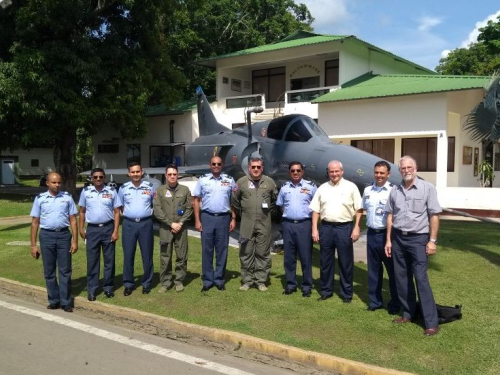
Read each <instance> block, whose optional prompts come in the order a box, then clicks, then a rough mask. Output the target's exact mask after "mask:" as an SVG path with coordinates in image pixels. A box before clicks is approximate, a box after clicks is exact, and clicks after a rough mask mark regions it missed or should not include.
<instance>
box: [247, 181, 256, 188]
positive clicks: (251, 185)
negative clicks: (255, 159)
mask: <svg viewBox="0 0 500 375" xmlns="http://www.w3.org/2000/svg"><path fill="white" fill-rule="evenodd" d="M248 188H249V189H255V185H254V184H253V182H252V181H248Z"/></svg>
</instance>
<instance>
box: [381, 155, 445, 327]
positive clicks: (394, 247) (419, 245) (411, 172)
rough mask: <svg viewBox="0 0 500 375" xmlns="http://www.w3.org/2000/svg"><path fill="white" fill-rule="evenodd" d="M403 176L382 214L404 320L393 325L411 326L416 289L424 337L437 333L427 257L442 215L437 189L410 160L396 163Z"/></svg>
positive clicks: (432, 250) (386, 249)
mask: <svg viewBox="0 0 500 375" xmlns="http://www.w3.org/2000/svg"><path fill="white" fill-rule="evenodd" d="M399 171H400V172H401V176H403V181H402V184H401V185H398V186H396V187H395V188H393V189H392V191H391V194H390V195H389V199H388V201H387V205H386V208H385V210H386V211H387V212H388V216H387V240H386V244H385V252H386V255H387V256H388V257H390V256H393V261H394V274H395V276H396V287H397V291H398V295H399V300H400V303H401V306H402V307H403V316H402V317H401V318H398V319H395V320H393V322H394V323H396V324H403V323H409V322H411V320H412V318H413V317H414V316H415V312H416V308H417V307H416V299H417V296H416V293H415V286H414V284H413V277H415V282H416V284H417V288H418V294H419V300H420V306H421V309H422V315H423V318H424V323H425V330H424V334H425V335H427V336H433V335H435V334H437V333H438V332H439V325H438V316H437V310H436V303H435V302H434V297H433V295H432V290H431V286H430V284H429V278H428V277H427V263H428V256H430V255H433V254H434V253H435V252H436V242H437V235H438V230H439V216H438V214H439V213H440V212H441V211H442V210H441V206H440V205H439V202H438V200H437V191H436V188H435V187H434V186H433V185H432V184H430V183H428V182H426V181H423V180H420V179H419V178H418V177H417V163H416V162H415V160H414V159H413V158H412V157H410V156H403V157H402V158H401V160H400V161H399Z"/></svg>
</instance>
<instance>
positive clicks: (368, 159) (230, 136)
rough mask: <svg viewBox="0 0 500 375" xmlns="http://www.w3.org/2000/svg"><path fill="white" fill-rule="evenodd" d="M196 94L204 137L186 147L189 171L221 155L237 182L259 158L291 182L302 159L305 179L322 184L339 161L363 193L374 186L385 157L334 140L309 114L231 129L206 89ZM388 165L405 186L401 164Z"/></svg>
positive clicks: (393, 177)
mask: <svg viewBox="0 0 500 375" xmlns="http://www.w3.org/2000/svg"><path fill="white" fill-rule="evenodd" d="M197 95H198V125H199V129H200V137H199V138H197V139H196V140H195V141H194V142H193V143H192V144H191V145H189V146H187V149H186V164H187V167H185V170H184V172H188V171H189V170H190V169H199V168H200V167H201V166H202V165H200V164H202V163H205V164H206V165H207V166H206V167H205V168H206V169H208V161H209V159H210V157H211V156H213V155H218V156H219V157H220V158H221V159H222V160H223V161H224V172H226V173H228V174H230V175H231V176H233V177H234V178H235V179H237V178H239V177H241V176H243V175H244V174H247V173H248V163H249V160H250V158H251V157H252V156H260V157H261V158H262V159H263V160H264V173H265V174H266V175H268V176H270V177H272V178H273V179H274V180H275V181H277V182H278V183H279V182H283V181H286V180H288V179H289V172H288V164H289V163H290V162H291V161H300V162H301V163H302V164H303V165H304V167H305V170H306V178H307V179H310V180H313V181H314V182H315V183H317V184H321V183H323V182H325V181H327V180H328V176H327V173H326V170H327V166H328V163H329V162H330V161H332V160H339V161H340V162H342V165H343V167H344V178H345V179H347V180H350V181H352V182H354V183H355V184H356V185H357V186H358V187H359V189H360V190H362V189H364V187H365V186H367V185H368V184H371V183H372V182H373V167H374V165H375V163H376V162H377V161H380V160H381V158H379V157H377V156H374V155H372V154H369V153H367V152H364V151H362V150H359V149H357V148H355V147H352V146H347V145H342V144H337V143H334V142H332V141H331V140H330V138H328V135H326V133H325V132H324V131H323V129H321V128H320V127H319V126H318V124H316V122H315V121H314V120H313V119H312V118H310V117H309V116H306V115H302V114H292V115H286V116H282V117H278V118H275V119H273V120H270V121H261V122H256V123H254V124H249V121H247V124H246V125H245V126H243V127H241V128H237V129H234V130H229V129H228V128H227V127H225V126H223V125H222V124H220V123H219V122H217V120H216V118H215V116H214V114H213V112H212V109H211V108H210V105H209V103H208V101H207V98H206V97H205V94H204V93H203V90H202V89H201V88H198V89H197ZM260 110H261V109H259V108H252V109H250V110H248V111H249V113H250V112H259V111H260ZM247 117H250V116H247ZM389 164H390V165H391V172H392V174H391V179H390V181H391V182H392V183H395V184H397V183H400V182H401V175H400V173H399V171H398V168H397V166H396V165H394V164H392V163H389ZM189 165H192V166H196V167H195V168H190V167H189Z"/></svg>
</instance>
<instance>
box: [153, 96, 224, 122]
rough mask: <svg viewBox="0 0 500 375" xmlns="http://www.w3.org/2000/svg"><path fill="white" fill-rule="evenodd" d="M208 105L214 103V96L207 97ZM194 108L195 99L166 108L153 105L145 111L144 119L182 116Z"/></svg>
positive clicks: (161, 105)
mask: <svg viewBox="0 0 500 375" xmlns="http://www.w3.org/2000/svg"><path fill="white" fill-rule="evenodd" d="M207 100H208V102H209V103H212V102H214V101H215V96H213V95H211V96H209V97H207ZM195 108H196V99H191V100H186V101H185V102H180V103H176V104H174V105H172V106H171V107H169V108H167V106H166V105H164V104H159V105H153V106H150V107H148V108H147V109H146V114H145V116H146V117H154V116H169V115H170V116H172V115H182V114H183V113H186V112H191V111H192V110H193V109H195Z"/></svg>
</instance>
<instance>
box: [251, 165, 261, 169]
mask: <svg viewBox="0 0 500 375" xmlns="http://www.w3.org/2000/svg"><path fill="white" fill-rule="evenodd" d="M250 168H252V169H262V165H252V166H251V167H250Z"/></svg>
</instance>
